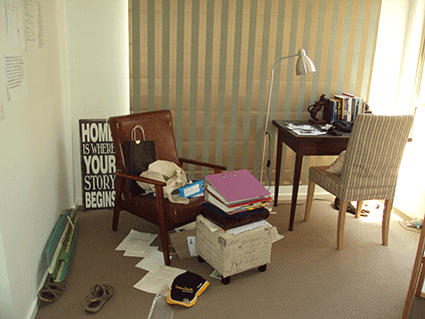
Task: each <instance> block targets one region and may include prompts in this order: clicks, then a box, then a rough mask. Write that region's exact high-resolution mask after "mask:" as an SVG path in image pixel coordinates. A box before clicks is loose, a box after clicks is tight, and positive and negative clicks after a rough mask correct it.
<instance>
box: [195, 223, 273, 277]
mask: <svg viewBox="0 0 425 319" xmlns="http://www.w3.org/2000/svg"><path fill="white" fill-rule="evenodd" d="M211 225H212V226H211ZM248 225H249V224H248ZM242 227H244V226H242ZM239 228H240V227H237V228H233V229H230V230H228V231H223V230H220V229H219V227H218V226H217V225H215V224H213V223H212V222H211V221H209V220H207V219H206V218H204V217H203V216H201V215H199V216H198V217H197V219H196V251H197V253H198V255H199V256H201V257H202V258H203V259H205V261H206V262H208V263H209V264H210V265H211V266H212V267H213V268H214V269H215V270H217V271H218V272H219V273H220V275H221V276H223V277H228V276H231V275H234V274H238V273H240V272H243V271H245V270H248V269H252V268H255V267H259V266H262V265H266V264H269V263H270V255H271V247H272V240H273V226H272V225H270V224H269V223H267V222H265V225H262V226H260V227H257V228H254V229H250V230H246V231H244V232H242V233H239V234H235V235H234V234H232V233H233V232H235V231H236V232H237V231H238V229H239Z"/></svg>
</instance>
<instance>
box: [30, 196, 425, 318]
mask: <svg viewBox="0 0 425 319" xmlns="http://www.w3.org/2000/svg"><path fill="white" fill-rule="evenodd" d="M289 207H290V206H289V205H288V204H286V203H285V204H281V205H279V207H277V209H274V211H276V212H277V214H275V215H271V216H270V217H269V219H268V221H269V222H270V223H271V224H272V225H274V226H276V227H277V229H278V231H279V233H280V234H282V235H284V238H283V239H282V240H280V241H278V242H276V243H274V244H273V247H272V257H271V263H270V265H268V267H267V270H266V271H265V272H263V273H262V272H259V271H258V270H257V269H253V270H249V271H246V272H244V273H241V274H237V275H234V276H232V279H231V283H230V284H229V285H223V284H222V283H221V282H220V281H219V280H217V279H214V278H211V277H210V274H211V273H212V271H213V268H212V267H211V266H210V265H208V264H207V263H202V264H200V263H199V262H198V260H197V258H196V257H194V258H190V259H185V260H179V259H178V257H175V258H173V259H172V261H171V266H173V267H178V268H182V269H187V270H189V271H192V272H195V273H197V274H199V275H201V276H202V277H204V278H205V279H207V280H209V281H210V286H209V287H208V288H207V289H206V291H205V292H204V293H203V294H202V295H201V296H200V297H199V299H198V301H197V303H196V304H195V305H194V306H193V307H192V308H185V307H181V306H169V305H166V306H167V307H170V308H168V311H171V312H172V314H173V318H175V319H180V318H204V319H208V318H234V319H236V318H338V319H342V318H400V317H401V314H402V311H403V306H404V302H405V298H406V293H407V288H408V285H409V281H410V275H411V271H412V267H413V261H414V258H415V254H416V248H417V243H418V239H419V233H418V232H415V231H410V230H409V229H407V228H405V227H403V226H402V225H401V224H400V221H399V220H398V219H397V218H398V216H397V215H395V214H393V216H392V219H391V228H390V238H389V246H388V247H384V246H382V245H381V226H380V219H381V211H380V210H376V211H372V212H371V214H370V216H369V217H362V218H361V219H360V220H358V219H355V218H354V216H353V215H351V214H347V221H346V229H345V239H344V250H342V251H338V250H336V223H337V211H336V210H334V209H333V208H332V203H331V202H330V201H324V200H315V201H314V203H313V209H312V215H311V220H310V222H308V223H306V222H303V221H302V218H303V212H304V205H302V204H301V205H299V206H298V208H297V215H296V219H295V225H294V231H292V232H289V231H288V223H289ZM79 225H80V232H79V237H78V243H77V247H76V252H75V259H74V263H73V265H72V271H71V273H70V275H69V277H68V281H69V282H68V285H67V288H66V291H65V292H64V294H63V295H62V296H61V297H60V298H59V299H58V300H57V301H56V302H54V303H52V304H40V307H39V310H38V313H37V316H36V318H37V319H49V318H52V319H57V318H61V319H66V318H73V319H74V318H88V317H92V318H125V319H132V318H138V319H139V318H147V316H148V313H149V309H150V307H151V304H152V300H153V298H154V295H153V294H149V293H146V292H143V291H140V290H137V289H135V288H133V285H134V284H135V283H137V282H138V281H139V280H140V279H141V278H142V277H143V276H144V275H145V274H146V272H145V271H143V270H141V269H138V268H136V267H135V265H136V264H137V263H138V262H139V261H140V258H130V257H123V253H122V252H119V251H115V248H116V247H117V246H118V244H119V243H120V242H121V241H122V240H123V239H124V238H125V236H126V235H127V234H128V232H129V231H130V230H131V229H135V230H138V231H145V232H155V231H156V227H155V226H153V225H150V224H147V223H146V222H144V221H142V220H141V219H137V218H135V217H134V216H132V215H130V214H128V213H122V214H121V219H120V224H119V229H118V232H113V231H112V230H111V225H112V211H91V212H81V213H79ZM104 282H106V283H110V284H111V285H112V286H114V287H115V289H116V292H115V295H114V297H113V298H112V299H111V300H109V301H108V302H107V303H106V304H105V306H104V307H103V308H102V310H101V311H100V312H98V313H97V314H94V315H90V314H87V313H85V311H84V307H85V305H86V302H85V296H86V295H87V294H88V292H89V290H90V288H91V287H92V286H93V285H94V284H96V283H104ZM419 299H420V298H418V300H416V301H415V305H414V309H413V310H412V316H411V318H424V317H425V308H424V304H423V303H422V299H421V300H419ZM418 303H419V304H420V306H419V307H418V306H416V305H417V304H418ZM421 303H422V304H421ZM156 318H157V319H158V317H156Z"/></svg>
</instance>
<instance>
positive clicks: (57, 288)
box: [37, 281, 66, 302]
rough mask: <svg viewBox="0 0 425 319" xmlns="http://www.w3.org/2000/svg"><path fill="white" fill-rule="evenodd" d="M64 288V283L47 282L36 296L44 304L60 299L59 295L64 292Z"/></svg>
mask: <svg viewBox="0 0 425 319" xmlns="http://www.w3.org/2000/svg"><path fill="white" fill-rule="evenodd" d="M65 287H66V282H65V281H64V282H54V281H48V282H47V283H45V284H44V286H43V287H42V288H41V289H40V291H39V292H38V294H37V296H38V299H40V300H41V301H44V302H53V301H55V300H56V299H58V298H59V297H60V295H61V294H62V293H63V292H64V290H65Z"/></svg>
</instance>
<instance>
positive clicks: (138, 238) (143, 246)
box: [115, 229, 158, 257]
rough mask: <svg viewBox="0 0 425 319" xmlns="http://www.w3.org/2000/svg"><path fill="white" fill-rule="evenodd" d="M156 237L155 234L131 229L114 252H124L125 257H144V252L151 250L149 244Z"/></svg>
mask: <svg viewBox="0 0 425 319" xmlns="http://www.w3.org/2000/svg"><path fill="white" fill-rule="evenodd" d="M157 236H158V235H157V234H150V233H142V232H138V231H136V230H134V229H132V230H131V231H130V233H129V234H128V235H127V237H126V238H124V240H123V241H122V242H121V244H119V245H118V247H117V248H115V250H124V251H125V253H124V256H126V257H144V256H146V253H145V251H146V250H148V251H149V249H151V248H149V247H151V246H150V244H151V243H152V242H153V241H154V240H155V238H156V237H157ZM155 249H157V247H155Z"/></svg>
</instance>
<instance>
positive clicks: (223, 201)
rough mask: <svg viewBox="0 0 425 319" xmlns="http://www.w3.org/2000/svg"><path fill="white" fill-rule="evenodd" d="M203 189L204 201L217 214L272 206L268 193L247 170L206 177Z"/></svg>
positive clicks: (231, 213) (236, 212)
mask: <svg viewBox="0 0 425 319" xmlns="http://www.w3.org/2000/svg"><path fill="white" fill-rule="evenodd" d="M204 188H205V192H204V196H205V201H206V202H207V203H209V204H211V205H209V207H210V208H211V207H212V208H213V209H216V211H217V212H219V213H225V214H227V215H234V214H238V213H243V212H249V211H253V210H256V209H263V208H265V207H269V206H271V205H272V198H271V194H270V192H269V191H268V190H267V189H265V188H264V186H263V185H262V184H261V183H260V182H259V181H258V180H257V179H256V178H255V177H254V176H253V175H252V174H251V173H250V172H249V171H248V170H247V169H243V170H238V171H230V172H224V173H219V174H213V175H207V176H205V177H204ZM217 209H218V210H217Z"/></svg>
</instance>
